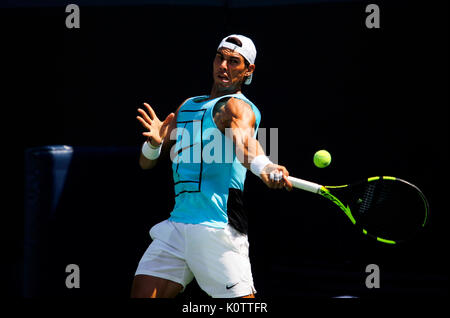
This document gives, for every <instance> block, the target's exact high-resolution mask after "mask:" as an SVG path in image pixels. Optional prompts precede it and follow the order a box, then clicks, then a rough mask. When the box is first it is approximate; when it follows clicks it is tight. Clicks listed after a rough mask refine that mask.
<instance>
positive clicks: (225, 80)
mask: <svg viewBox="0 0 450 318" xmlns="http://www.w3.org/2000/svg"><path fill="white" fill-rule="evenodd" d="M217 77H218V78H219V79H220V80H221V81H222V82H224V83H228V82H230V79H229V78H228V76H226V75H225V74H218V75H217Z"/></svg>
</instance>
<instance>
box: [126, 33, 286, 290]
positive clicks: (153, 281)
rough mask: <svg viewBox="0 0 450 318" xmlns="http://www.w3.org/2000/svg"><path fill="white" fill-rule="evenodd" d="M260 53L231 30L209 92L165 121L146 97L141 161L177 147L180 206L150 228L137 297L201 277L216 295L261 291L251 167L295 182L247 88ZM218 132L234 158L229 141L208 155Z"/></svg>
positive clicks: (272, 182) (280, 181)
mask: <svg viewBox="0 0 450 318" xmlns="http://www.w3.org/2000/svg"><path fill="white" fill-rule="evenodd" d="M255 58H256V48H255V45H254V44H253V42H252V40H251V39H249V38H248V37H245V36H242V35H236V34H234V35H230V36H227V37H226V38H224V39H223V40H222V41H221V42H220V44H219V46H218V48H217V53H216V56H215V58H214V63H213V78H214V83H213V86H212V89H211V92H210V94H209V95H204V96H197V97H192V98H188V99H187V100H185V101H184V102H183V103H182V104H181V106H179V107H178V109H177V110H176V112H175V113H171V114H169V115H168V116H167V117H166V118H165V119H164V121H160V120H159V118H158V117H157V115H156V113H155V111H154V110H153V108H152V107H151V106H150V105H148V104H146V103H144V106H145V109H138V112H139V116H137V119H138V120H139V122H140V123H141V124H142V126H143V127H144V129H145V132H144V133H143V135H144V136H146V137H147V141H146V142H144V144H143V146H142V153H141V156H140V159H139V163H140V166H141V167H142V169H151V168H153V167H155V165H156V163H157V162H158V158H159V157H160V154H161V153H162V152H163V153H169V152H170V153H171V159H172V168H173V179H174V185H175V206H174V208H173V211H172V212H171V214H170V217H169V219H167V220H165V221H163V222H161V223H158V224H156V225H155V226H153V227H152V228H151V230H150V236H151V238H152V239H153V241H152V243H151V244H150V246H149V247H148V249H147V250H146V251H145V253H144V255H143V256H142V259H141V260H140V262H139V265H138V268H137V270H136V273H135V277H134V281H133V286H132V290H131V297H136V298H147V297H152V298H156V297H164V298H171V297H175V296H176V295H177V294H178V293H180V292H181V291H183V290H184V288H185V287H186V286H187V285H188V284H189V283H190V282H191V281H192V279H193V278H194V277H195V278H196V280H197V282H198V284H199V286H200V287H201V288H202V289H203V290H204V291H205V292H206V293H207V294H208V295H210V296H211V297H215V298H235V297H254V294H255V292H256V290H255V288H254V284H253V277H252V272H251V266H250V259H249V243H248V238H247V214H246V212H245V210H244V204H243V202H244V201H243V189H244V181H245V176H246V172H247V170H250V171H252V172H253V173H254V174H256V175H257V176H258V177H260V178H261V180H262V181H263V182H264V183H265V184H266V185H267V186H268V187H269V188H273V189H279V188H283V187H285V188H286V189H288V190H290V189H291V188H292V184H291V183H290V182H289V180H287V176H288V175H289V173H288V171H287V170H286V168H285V167H283V166H280V165H277V164H274V163H272V162H271V161H270V160H269V158H268V157H267V156H265V154H264V151H263V149H262V147H261V145H260V144H259V142H258V141H257V140H256V139H255V137H256V133H257V130H258V126H259V123H260V119H261V115H260V112H259V110H258V109H257V108H256V106H255V105H254V104H253V103H252V102H251V101H250V100H249V99H247V98H246V97H245V96H244V95H243V94H242V92H241V88H242V85H243V84H244V83H245V84H250V82H251V81H252V77H253V72H254V70H255ZM219 131H220V133H219V134H217V132H219ZM217 135H219V140H218V138H217ZM214 136H216V138H215V140H214V141H215V142H216V143H217V142H218V141H220V143H219V145H222V146H223V145H225V144H226V143H227V138H228V141H230V140H232V145H233V147H232V149H234V151H233V153H232V154H231V160H227V158H230V153H229V151H228V153H227V151H226V150H227V149H226V148H225V146H223V148H220V149H222V150H224V151H223V152H224V153H221V154H220V153H219V152H221V151H219V152H218V154H219V157H215V158H216V159H217V158H219V160H213V161H211V160H208V161H206V160H205V157H204V150H205V149H206V147H208V142H210V141H211V140H212V139H213V138H212V137H214ZM215 151H218V150H217V149H216V150H215ZM195 156H200V160H195V158H194V159H192V158H193V157H195ZM227 156H228V157H227ZM148 202H149V203H150V204H151V200H149V201H148Z"/></svg>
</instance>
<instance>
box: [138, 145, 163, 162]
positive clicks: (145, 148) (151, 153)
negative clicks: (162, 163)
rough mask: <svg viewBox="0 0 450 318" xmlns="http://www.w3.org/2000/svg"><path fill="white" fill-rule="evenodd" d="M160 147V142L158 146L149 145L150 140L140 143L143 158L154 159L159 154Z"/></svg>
mask: <svg viewBox="0 0 450 318" xmlns="http://www.w3.org/2000/svg"><path fill="white" fill-rule="evenodd" d="M161 148H162V143H161V144H160V145H159V146H158V147H155V146H153V145H151V144H150V142H148V141H146V142H144V144H143V145H142V154H143V155H144V157H145V158H147V159H149V160H155V159H157V158H158V157H159V155H160V154H161Z"/></svg>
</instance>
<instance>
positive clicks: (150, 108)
mask: <svg viewBox="0 0 450 318" xmlns="http://www.w3.org/2000/svg"><path fill="white" fill-rule="evenodd" d="M144 106H145V107H146V108H147V110H148V113H149V114H150V118H151V119H155V118H158V117H156V114H155V111H154V110H153V108H152V107H151V106H150V105H149V104H147V103H144Z"/></svg>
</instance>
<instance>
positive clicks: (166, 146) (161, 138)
mask: <svg viewBox="0 0 450 318" xmlns="http://www.w3.org/2000/svg"><path fill="white" fill-rule="evenodd" d="M186 100H187V99H186ZM186 100H185V101H184V102H183V103H181V105H180V106H179V107H178V108H177V110H176V112H175V114H174V113H170V114H169V115H168V116H167V117H166V119H165V120H164V121H163V122H161V121H160V120H159V119H158V117H157V116H156V114H155V112H154V110H153V109H152V107H151V106H150V105H149V104H147V103H144V106H145V107H146V109H147V112H145V111H144V110H143V109H141V108H139V109H138V112H139V114H140V115H141V116H137V119H138V120H139V122H140V123H141V124H142V126H143V127H144V129H146V131H144V132H143V133H142V135H143V136H146V137H147V140H146V141H145V143H147V145H146V144H145V143H144V145H143V146H142V150H141V155H140V157H139V166H140V167H141V168H142V169H144V170H147V169H152V168H153V167H155V165H156V164H157V162H158V159H159V155H157V156H156V158H154V159H153V157H155V155H153V156H152V154H155V153H156V152H158V153H161V154H163V155H165V154H167V153H168V152H169V151H170V149H171V148H172V146H173V144H174V143H175V141H174V140H171V139H170V134H171V132H172V130H174V129H175V128H176V117H177V115H178V111H179V110H180V108H181V106H182V105H183V104H184V103H185V102H186ZM159 147H161V149H158V148H159ZM144 152H145V154H144Z"/></svg>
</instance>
